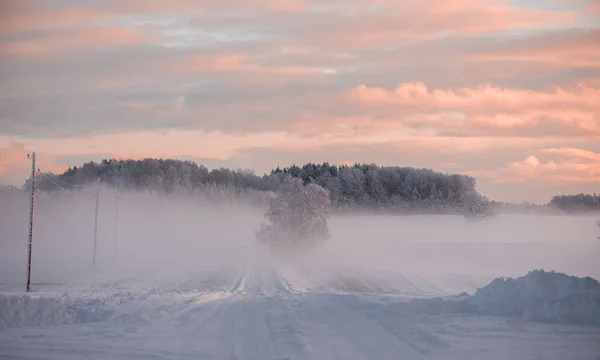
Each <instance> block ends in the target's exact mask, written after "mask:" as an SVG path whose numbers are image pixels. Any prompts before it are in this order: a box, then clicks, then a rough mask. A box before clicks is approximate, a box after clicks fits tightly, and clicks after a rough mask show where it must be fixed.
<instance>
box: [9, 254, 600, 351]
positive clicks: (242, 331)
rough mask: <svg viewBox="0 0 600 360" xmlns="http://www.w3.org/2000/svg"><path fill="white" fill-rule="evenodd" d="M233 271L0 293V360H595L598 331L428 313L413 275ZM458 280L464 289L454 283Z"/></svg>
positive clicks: (435, 289)
mask: <svg viewBox="0 0 600 360" xmlns="http://www.w3.org/2000/svg"><path fill="white" fill-rule="evenodd" d="M258 264H259V263H247V264H244V265H243V266H239V267H237V268H234V269H229V271H226V270H219V271H201V270H197V271H188V272H185V273H171V274H160V273H157V272H148V271H140V272H133V271H132V272H130V274H129V276H123V271H120V272H119V274H120V276H119V277H117V276H110V274H107V273H101V274H100V273H97V274H88V276H83V275H82V276H81V279H82V280H80V281H78V282H73V281H70V282H63V283H58V282H52V281H48V282H45V283H36V284H34V289H35V292H33V293H30V294H23V293H20V292H18V291H17V289H13V288H11V286H10V285H6V284H5V285H1V287H0V291H1V293H0V358H2V359H138V358H139V359H188V358H189V359H461V360H464V359H540V358H543V359H598V356H599V355H600V341H599V340H600V329H599V328H595V327H575V326H564V325H561V326H558V325H550V324H539V323H531V322H525V321H522V320H518V319H506V318H500V317H483V316H466V315H440V314H437V315H436V314H433V313H427V312H423V308H422V307H420V308H419V309H420V310H418V311H417V310H415V309H414V308H412V307H411V306H410V304H409V303H408V302H407V301H408V299H411V298H418V297H423V298H425V297H433V296H441V295H445V293H446V290H444V289H441V288H439V286H437V285H436V284H434V280H435V279H425V278H424V277H423V276H421V275H417V274H399V273H394V274H387V276H383V275H384V274H375V275H373V276H371V277H366V276H363V277H362V278H359V277H357V276H354V275H353V274H348V273H343V274H342V273H337V275H335V276H330V277H327V278H324V277H320V278H318V277H316V275H314V274H313V275H310V271H308V270H307V269H298V268H295V269H293V268H291V267H283V268H282V267H279V266H275V265H274V264H272V263H268V262H264V261H261V262H260V265H258ZM466 283H467V281H466V280H465V284H463V286H470V285H466Z"/></svg>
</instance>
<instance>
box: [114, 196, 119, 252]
mask: <svg viewBox="0 0 600 360" xmlns="http://www.w3.org/2000/svg"><path fill="white" fill-rule="evenodd" d="M115 251H116V258H117V261H118V260H119V188H118V187H115Z"/></svg>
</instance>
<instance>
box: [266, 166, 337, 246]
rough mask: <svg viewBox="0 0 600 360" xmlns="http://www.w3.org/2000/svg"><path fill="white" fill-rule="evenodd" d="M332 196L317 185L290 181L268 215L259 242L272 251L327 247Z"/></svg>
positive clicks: (283, 184)
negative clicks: (324, 245)
mask: <svg viewBox="0 0 600 360" xmlns="http://www.w3.org/2000/svg"><path fill="white" fill-rule="evenodd" d="M330 206H331V202H330V200H329V193H328V192H327V191H326V190H325V189H323V188H322V187H321V186H319V185H317V184H308V185H304V184H303V182H302V180H301V179H299V178H292V177H288V178H286V179H285V180H284V181H283V182H282V184H281V187H280V188H279V190H278V192H277V196H276V197H275V198H274V199H273V200H272V201H271V203H270V205H269V210H268V211H267V212H266V214H265V218H266V219H267V220H268V223H267V224H261V226H260V229H259V230H258V231H257V232H256V237H257V239H258V240H259V241H260V242H262V243H265V244H267V245H268V246H270V247H271V248H272V249H286V248H287V249H290V248H298V247H308V246H313V245H317V244H318V245H321V246H322V245H323V243H324V242H325V241H326V240H327V239H328V238H329V228H328V226H327V220H328V215H329V208H330Z"/></svg>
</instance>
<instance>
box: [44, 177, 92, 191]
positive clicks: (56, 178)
mask: <svg viewBox="0 0 600 360" xmlns="http://www.w3.org/2000/svg"><path fill="white" fill-rule="evenodd" d="M40 175H44V176H45V177H46V179H48V180H49V181H50V182H51V183H53V184H54V185H56V186H57V187H58V188H60V189H62V190H64V188H63V187H62V186H60V185H58V184H57V183H55V182H54V180H56V181H58V182H60V183H63V184H65V185H66V186H71V187H77V188H84V187H86V186H85V185H80V184H70V183H68V182H66V181H64V180H61V179H60V178H59V177H58V176H53V177H50V175H47V174H44V173H40Z"/></svg>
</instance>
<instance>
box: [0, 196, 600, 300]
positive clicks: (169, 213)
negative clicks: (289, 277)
mask: <svg viewBox="0 0 600 360" xmlns="http://www.w3.org/2000/svg"><path fill="white" fill-rule="evenodd" d="M1 196H2V199H1V203H0V212H1V216H0V284H1V285H2V286H10V287H15V286H20V284H22V285H23V287H24V285H25V280H26V269H27V242H28V221H29V197H28V196H27V195H26V194H20V193H18V194H17V193H15V194H2V195H1ZM35 200H36V201H35V220H34V231H33V266H32V283H33V284H34V287H35V285H36V284H44V283H55V282H56V283H72V282H77V281H83V279H85V278H86V277H89V276H95V275H97V274H104V275H106V276H111V277H127V276H131V275H132V274H134V273H135V272H139V271H145V272H150V273H151V274H155V273H161V274H171V275H172V276H178V274H182V273H184V272H190V271H202V270H218V269H233V268H236V267H237V266H239V265H240V264H243V263H245V262H248V261H265V259H266V258H265V253H267V252H266V251H265V249H264V248H262V247H260V246H259V245H258V244H257V243H256V241H255V238H254V232H255V230H256V229H258V227H259V224H260V223H261V222H262V221H263V213H264V209H261V208H258V207H251V206H247V205H244V204H242V203H236V202H229V203H221V204H218V203H215V202H211V201H207V200H206V199H199V198H194V197H186V196H182V195H178V196H177V195H173V196H161V195H157V194H150V193H133V192H132V193H123V192H122V193H120V198H119V201H118V224H119V226H118V239H117V235H116V223H117V213H116V209H117V202H116V198H115V193H114V192H113V191H112V190H110V189H104V190H103V191H102V192H101V196H100V201H99V212H98V233H97V234H98V238H97V258H96V265H95V266H94V265H93V264H92V262H93V243H94V213H95V201H96V200H95V192H94V191H93V190H89V191H88V190H86V191H77V192H63V193H54V194H48V193H38V194H36V199H35ZM329 227H330V231H331V236H332V237H331V239H330V240H329V242H327V243H326V244H325V245H324V246H323V248H322V249H315V250H314V252H313V253H312V254H310V255H307V256H303V257H302V258H300V259H278V260H277V261H278V262H279V263H280V264H283V265H287V264H289V263H294V264H296V265H298V264H300V265H301V266H302V267H303V268H305V269H309V270H310V271H311V272H312V273H313V274H316V275H315V276H321V277H327V276H328V275H330V274H333V273H335V274H344V275H346V276H351V275H353V274H361V273H372V274H382V273H385V272H387V273H400V274H404V273H411V274H417V275H419V276H422V277H423V278H425V279H427V280H428V281H430V282H431V281H433V282H435V283H436V284H438V283H439V284H442V283H446V284H449V283H451V282H452V281H453V280H451V279H454V281H456V282H457V287H456V288H453V287H451V286H449V287H448V286H447V289H450V290H451V291H454V290H456V291H458V290H461V289H462V288H461V286H463V285H464V284H472V287H471V288H476V287H478V286H482V285H485V284H486V283H487V282H489V280H491V279H493V278H494V277H497V276H505V277H508V276H510V277H515V276H521V275H524V274H526V273H527V272H528V271H531V270H534V269H544V270H546V271H552V270H554V271H558V272H565V273H567V274H570V275H576V276H592V277H594V278H596V279H598V278H600V266H598V260H597V257H598V254H600V241H599V240H598V235H600V229H598V227H597V225H596V223H595V218H593V217H585V216H582V217H572V216H540V215H499V216H497V217H496V218H493V219H490V220H488V221H482V222H477V223H469V222H467V221H466V220H464V219H463V218H462V217H459V216H449V215H440V216H391V215H360V216H359V215H332V217H331V218H330V221H329ZM117 242H118V244H117ZM374 276H377V275H374ZM435 279H438V280H439V281H435Z"/></svg>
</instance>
